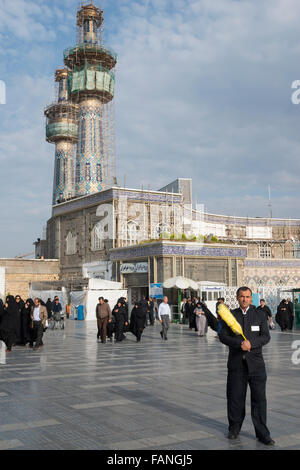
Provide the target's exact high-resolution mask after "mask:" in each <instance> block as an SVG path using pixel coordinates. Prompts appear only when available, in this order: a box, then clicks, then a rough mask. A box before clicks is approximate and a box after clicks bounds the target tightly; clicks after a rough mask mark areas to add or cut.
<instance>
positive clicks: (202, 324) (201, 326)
mask: <svg viewBox="0 0 300 470" xmlns="http://www.w3.org/2000/svg"><path fill="white" fill-rule="evenodd" d="M194 314H195V315H196V325H197V332H198V336H204V335H205V331H206V326H207V320H206V316H205V313H204V311H203V309H202V307H201V303H200V302H197V305H196V308H195V310H194Z"/></svg>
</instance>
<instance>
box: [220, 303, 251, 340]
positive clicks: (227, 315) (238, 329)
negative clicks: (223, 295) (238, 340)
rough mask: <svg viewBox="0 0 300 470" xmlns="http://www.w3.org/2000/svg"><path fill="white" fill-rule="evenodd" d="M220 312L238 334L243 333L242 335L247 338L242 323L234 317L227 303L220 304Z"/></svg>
mask: <svg viewBox="0 0 300 470" xmlns="http://www.w3.org/2000/svg"><path fill="white" fill-rule="evenodd" d="M218 314H219V315H220V317H221V318H222V320H224V322H225V323H226V324H227V325H228V326H229V328H231V329H232V331H233V332H234V333H235V334H236V335H242V337H243V338H244V339H245V340H246V338H245V336H244V333H243V329H242V327H241V325H240V324H239V322H238V321H237V320H236V319H235V318H234V316H233V315H232V313H231V311H230V310H229V308H227V307H226V305H224V304H220V305H219V306H218Z"/></svg>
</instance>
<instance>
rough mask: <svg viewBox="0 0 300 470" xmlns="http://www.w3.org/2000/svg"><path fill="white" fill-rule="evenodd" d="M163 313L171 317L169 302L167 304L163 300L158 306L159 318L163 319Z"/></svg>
mask: <svg viewBox="0 0 300 470" xmlns="http://www.w3.org/2000/svg"><path fill="white" fill-rule="evenodd" d="M161 315H169V317H170V319H171V309H170V306H169V304H165V302H162V303H161V304H160V305H159V307H158V318H159V320H161V318H160V317H161Z"/></svg>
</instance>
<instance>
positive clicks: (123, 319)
mask: <svg viewBox="0 0 300 470" xmlns="http://www.w3.org/2000/svg"><path fill="white" fill-rule="evenodd" d="M112 314H113V316H114V318H115V322H116V326H115V328H116V332H115V338H116V341H117V342H119V341H123V339H125V338H126V336H125V335H124V328H125V325H128V312H127V310H126V306H125V305H124V304H123V303H122V300H121V299H119V300H118V303H117V305H116V306H115V308H114V309H113V311H112Z"/></svg>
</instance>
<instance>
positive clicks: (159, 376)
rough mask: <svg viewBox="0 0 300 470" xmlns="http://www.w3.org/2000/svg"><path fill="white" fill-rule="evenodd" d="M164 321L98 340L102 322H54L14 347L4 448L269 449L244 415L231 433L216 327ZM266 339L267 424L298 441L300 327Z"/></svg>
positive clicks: (287, 441)
mask: <svg viewBox="0 0 300 470" xmlns="http://www.w3.org/2000/svg"><path fill="white" fill-rule="evenodd" d="M159 330H160V328H159V325H155V326H154V327H150V326H149V327H147V329H146V330H145V332H144V335H143V337H142V341H141V343H138V344H137V343H136V342H135V338H134V337H133V336H132V335H131V333H128V334H127V339H126V340H125V341H124V342H123V343H117V344H115V343H113V344H112V343H107V344H105V345H103V344H101V343H100V344H99V343H97V341H96V324H95V322H93V321H92V322H76V321H71V320H69V321H67V325H66V329H65V330H64V331H47V332H46V334H45V335H44V344H45V346H44V347H43V348H42V349H41V350H39V351H32V350H31V349H27V348H21V347H16V348H14V350H13V351H12V352H11V353H10V354H9V355H7V363H6V365H0V450H3V449H20V450H25V449H39V450H43V449H49V450H51V449H65V450H72V449H106V450H118V449H122V450H127V449H128V450H129V449H136V450H139V449H151V450H153V449H155V450H156V449H157V450H158V449H167V450H196V449H247V450H248V449H266V447H265V446H264V445H262V444H260V443H258V442H257V441H256V439H255V436H254V430H253V426H252V422H251V417H250V406H249V395H250V394H249V392H248V397H247V416H246V419H245V422H244V425H243V428H242V432H241V434H240V438H239V439H238V440H237V441H235V442H231V441H228V439H227V437H226V435H227V417H226V374H227V370H226V362H227V348H226V347H225V346H223V345H222V344H221V343H220V342H219V340H218V339H216V338H215V336H216V334H215V333H214V332H212V331H211V330H210V331H209V334H208V336H207V337H206V338H198V337H197V336H196V335H195V333H194V332H191V331H189V329H188V327H187V326H182V325H171V328H170V330H169V340H168V341H162V340H161V338H160V335H159ZM271 334H272V339H271V342H270V343H269V344H268V345H267V346H265V347H264V357H265V360H266V364H267V372H268V382H267V397H268V425H269V428H270V430H271V434H272V437H273V438H274V439H275V441H276V447H275V449H300V426H299V424H300V394H299V390H300V365H293V364H292V361H291V357H292V353H293V349H292V341H294V340H300V331H298V332H293V333H281V332H279V331H278V330H277V331H273V332H271Z"/></svg>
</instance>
